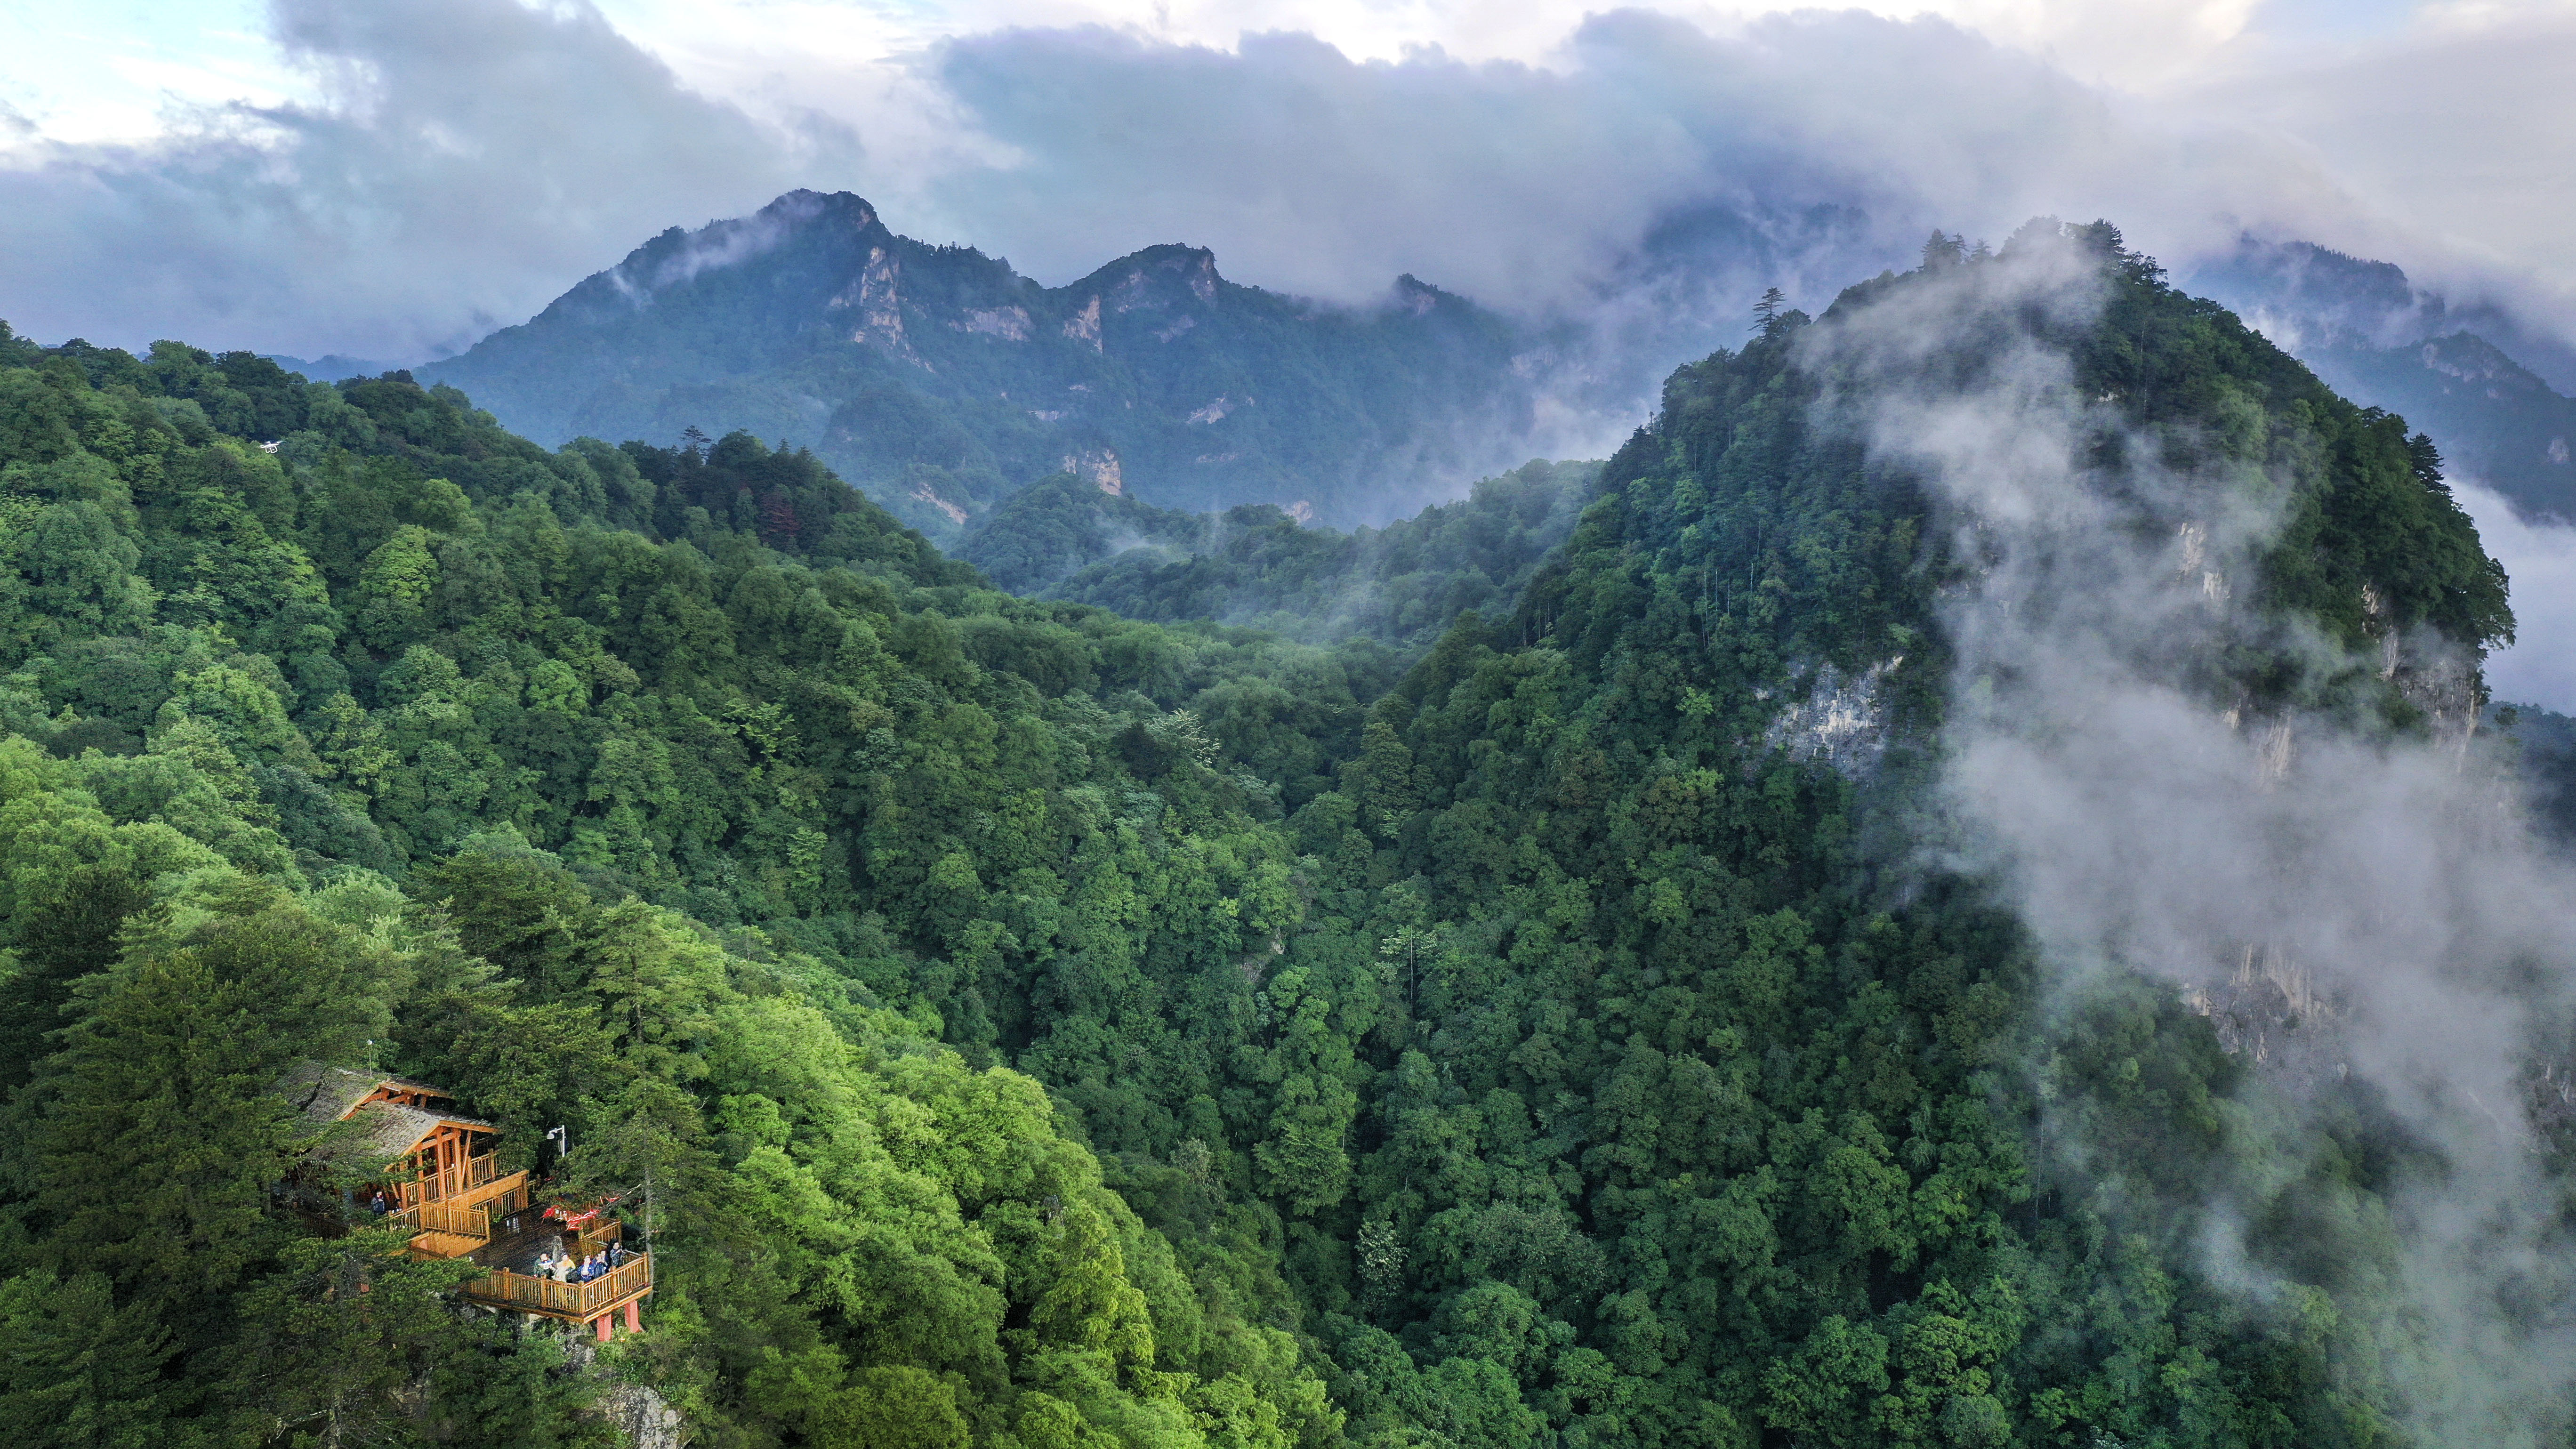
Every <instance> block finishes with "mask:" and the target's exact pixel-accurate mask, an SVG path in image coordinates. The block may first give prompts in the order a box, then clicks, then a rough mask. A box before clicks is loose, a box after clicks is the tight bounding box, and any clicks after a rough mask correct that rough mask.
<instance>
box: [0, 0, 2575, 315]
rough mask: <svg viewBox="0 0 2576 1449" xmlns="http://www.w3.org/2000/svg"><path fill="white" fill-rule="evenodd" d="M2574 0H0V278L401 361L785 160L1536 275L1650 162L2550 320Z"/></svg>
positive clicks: (46, 301)
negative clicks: (1819, 1) (2516, 310)
mask: <svg viewBox="0 0 2576 1449" xmlns="http://www.w3.org/2000/svg"><path fill="white" fill-rule="evenodd" d="M2571 52H2576V4H2554V3H2553V4H2541V3H2513V0H2504V3H2474V0H2472V3H2433V4H2422V3H2409V0H2165V3H2154V0H2090V3H2059V0H1940V3H1936V4H1934V5H1931V6H1928V7H1926V6H1918V5H1912V4H1907V3H1904V0H1896V3H1893V4H1885V5H1883V6H1882V8H1881V9H1879V10H1878V11H1876V12H1875V13H1873V12H1870V11H1859V10H1853V11H1841V12H1822V11H1809V12H1798V13H1794V14H1787V15H1783V14H1769V13H1764V12H1762V11H1759V10H1757V9H1750V8H1736V7H1732V6H1728V5H1724V4H1720V5H1715V6H1707V5H1692V4H1682V5H1677V6H1671V7H1666V8H1663V9H1639V10H1627V11H1607V12H1590V13H1587V12H1584V11H1582V10H1579V9H1576V8H1573V7H1552V6H1547V5H1534V4H1528V3H1513V0H950V3H942V0H849V3H840V0H601V3H598V4H588V3H579V0H574V3H560V0H557V3H549V0H186V3H176V0H167V3H163V0H20V3H18V4H16V5H13V6H9V7H6V8H0V317H5V318H7V319H8V320H9V321H11V322H12V323H13V324H15V325H16V326H17V327H18V328H19V330H21V331H22V332H25V333H28V334H30V335H34V336H38V337H46V338H53V337H61V336H68V335H73V334H80V335H87V336H90V337H92V338H93V339H94V340H98V341H102V342H115V343H121V344H126V345H132V344H136V343H139V342H142V341H147V340H149V339H150V338H152V337H155V336H163V335H173V334H176V335H184V336H187V337H190V338H192V339H197V340H201V341H204V342H207V343H211V344H214V345H219V346H220V345H240V346H251V347H256V348H259V349H261V350H274V351H286V352H294V353H297V354H300V355H307V356H312V355H319V354H321V353H324V352H331V351H338V352H346V353H351V354H354V355H359V356H365V357H374V358H384V359H390V360H401V361H410V360H415V359H418V358H423V357H427V356H430V355H434V354H437V353H439V352H442V351H445V350H450V349H453V348H454V347H456V346H457V345H459V344H461V343H463V342H466V341H470V340H471V339H472V338H473V337H475V336H478V335H480V334H481V333H482V332H483V331H486V330H489V329H490V328H491V327H493V326H497V325H502V324H505V323H508V322H512V321H516V320H519V319H520V318H522V317H525V316H526V315H528V314H529V313H531V312H533V311H534V310H535V309H536V308H538V307H540V306H542V305H543V304H544V302H545V301H546V300H548V299H549V298H551V297H553V296H554V295H556V294H557V293H559V292H560V291H562V290H563V289H564V288H565V287H566V286H568V285H569V284H570V283H571V282H573V281H574V280H577V279H578V278H579V277H580V276H582V275H585V274H587V273H588V272H590V271H592V270H595V269H597V268H599V267H602V266H605V265H608V264H609V263H611V262H613V261H615V260H616V258H617V257H619V256H620V255H622V254H623V253H624V252H625V251H626V250H627V249H628V248H630V247H631V246H633V245H634V244H636V243H637V242H639V241H640V240H642V239H643V238H644V237H646V236H648V235H650V234H652V233H653V232H656V231H659V230H661V229H662V228H664V227H666V226H670V225H674V224H678V225H688V226H694V225H698V224H700V223H703V222H705V221H707V220H709V219H711V218H714V217H717V216H722V215H730V214H739V213H741V212H744V211H747V210H750V209H752V208H753V207H756V206H758V205H759V204H760V203H762V202H764V201H766V200H768V199H769V198H770V197H772V196H774V195H775V194H776V193H778V192H779V191H782V190H785V189H787V188H789V187H792V186H798V185H806V186H814V187H818V188H825V189H829V188H836V187H847V188H850V189H853V190H857V191H859V192H861V193H862V194H864V195H867V196H868V197H869V198H870V199H872V200H874V201H876V202H877V203H878V205H879V206H880V207H881V208H882V209H883V211H884V212H885V213H886V215H887V218H888V220H889V221H890V222H891V223H893V224H894V225H895V226H896V227H897V229H898V230H902V231H905V232H908V233H910V234H913V235H916V236H922V237H925V238H929V239H936V240H952V241H966V242H971V243H973V244H975V245H978V246H981V247H983V248H985V249H986V250H988V251H992V252H997V253H999V254H1002V255H1005V256H1008V257H1009V258H1011V259H1012V260H1013V261H1014V262H1015V263H1017V264H1019V265H1020V266H1021V267H1022V268H1023V269H1024V270H1026V271H1029V272H1031V273H1033V274H1035V275H1037V276H1039V277H1041V278H1042V279H1045V280H1049V281H1061V280H1064V279H1067V278H1069V277H1070V276H1073V275H1077V274H1079V273H1080V272H1083V271H1086V270H1088V269H1089V268H1090V267H1092V266H1094V265H1097V264H1098V263H1099V262H1101V261H1103V260H1106V259H1107V258H1109V257H1111V256H1114V255H1117V254H1120V253H1123V252H1125V251H1128V250H1131V249H1133V248H1135V247H1137V246H1141V245H1145V244H1148V243H1152V242H1158V241H1173V240H1181V241H1191V242H1198V243H1202V244H1207V245H1212V246H1214V247H1215V248H1217V251H1218V256H1219V261H1220V263H1221V265H1222V266H1223V267H1224V269H1225V270H1226V271H1227V273H1228V274H1229V275H1231V276H1234V277H1236V278H1237V279H1239V280H1244V281H1250V282H1256V283H1263V284H1267V285H1271V286H1275V287H1282V288H1289V289H1295V290H1300V291H1304V292H1309V293H1314V294H1319V295H1326V296H1336V297H1360V296H1366V295H1371V294H1374V293H1376V292H1378V291H1380V290H1382V289H1383V288H1384V287H1385V286H1386V285H1387V284H1388V283H1389V281H1390V280H1391V279H1392V278H1393V277H1394V276H1395V275H1396V274H1397V273H1399V272H1404V271H1411V272H1414V273H1416V274H1418V275H1420V276H1422V277H1424V278H1426V279H1429V280H1432V281H1435V282H1440V283H1443V284H1445V285H1449V286H1452V287H1455V288H1458V289H1460V290H1464V291H1467V292H1469V293H1471V294H1473V295H1476V296H1478V297H1480V298H1482V299H1484V300H1487V301H1490V302H1493V303H1496V304H1497V305H1503V306H1519V307H1526V308H1532V309H1544V308H1547V307H1550V306H1563V305H1571V304H1574V303H1576V302H1578V301H1579V300H1580V299H1581V298H1582V297H1584V296H1586V295H1588V294H1589V293H1590V291H1593V290H1597V288H1598V286H1599V285H1600V283H1601V280H1602V278H1604V277H1605V276H1606V275H1608V274H1610V273H1611V272H1614V271H1615V270H1616V269H1617V267H1618V266H1619V265H1620V262H1621V259H1622V258H1623V257H1624V256H1625V255H1627V254H1628V253H1629V252H1630V251H1631V250H1633V248H1634V247H1635V245H1636V244H1637V242H1638V240H1639V238H1640V237H1641V236H1643V235H1645V234H1646V233H1647V232H1648V230H1649V229H1650V228H1651V227H1652V226H1653V225H1654V224H1655V223H1656V221H1657V220H1658V219H1660V218H1663V217H1666V216H1669V215H1671V214H1673V213H1675V212H1677V211H1686V210H1688V209H1689V208H1691V207H1694V206H1705V205H1712V204H1755V205H1762V206H1768V207H1770V208H1772V209H1773V210H1775V211H1777V212H1780V213H1782V214H1786V213H1788V212H1790V211H1792V210H1794V209H1795V208H1796V207H1798V206H1801V205H1811V204H1818V203H1822V204H1832V205H1857V206H1860V207H1862V208H1864V209H1865V210H1866V211H1867V212H1868V214H1869V215H1870V216H1871V217H1872V218H1873V219H1874V220H1875V221H1876V222H1877V223H1878V224H1881V225H1883V226H1884V227H1886V228H1887V229H1888V230H1889V234H1890V235H1891V236H1894V235H1896V234H1898V233H1901V232H1910V233H1911V234H1913V235H1917V236H1919V234H1920V232H1919V228H1920V227H1921V226H1923V225H1925V224H1940V225H1946V226H1949V227H1951V228H1953V229H1960V230H1965V231H1967V232H1969V233H1970V234H1971V235H1978V234H1993V235H1996V236H1998V237H2000V236H2001V235H2002V234H2004V233H2005V232H2008V231H2009V230H2010V229H2011V228H2012V226H2014V225H2015V224H2017V223H2018V222H2019V221H2021V220H2023V219H2024V218H2026V217H2028V216H2030V215H2033V214H2036V213H2040V212H2049V213H2062V214H2065V215H2069V216H2079V215H2080V216H2085V217H2090V216H2094V215H2109V216H2112V217H2113V218H2114V219H2116V220H2119V221H2121V222H2122V224H2123V225H2124V226H2126V227H2127V228H2128V230H2129V231H2130V234H2131V236H2132V238H2133V239H2135V240H2138V241H2140V242H2142V243H2143V244H2145V245H2147V246H2148V247H2149V248H2150V249H2152V250H2155V251H2157V252H2158V253H2159V254H2160V255H2163V256H2165V257H2167V258H2168V259H2169V260H2187V259H2188V257H2189V256H2190V255H2191V254H2192V253H2193V252H2194V251H2195V250H2196V249H2199V248H2203V247H2207V246H2212V245H2218V244H2223V243H2224V242H2226V241H2228V240H2230V239H2232V238H2233V237H2234V236H2235V235H2236V234H2237V233H2238V232H2239V231H2241V230H2244V229H2252V230H2255V231H2258V232H2269V233H2274V234H2279V235H2295V236H2303V237H2308V238H2312V239H2315V240H2319V241H2323V242H2327V243H2329V244H2333V245H2337V246H2341V247H2344V248H2345V249H2348V250H2354V251H2358V252H2361V253H2363V254H2366V255H2371V256H2378V257H2386V258H2389V259H2392V260H2396V261H2399V262H2400V263H2402V264H2404V265H2406V266H2407V267H2408V269H2409V270H2410V272H2412V273H2414V274H2416V275H2417V276H2418V278H2419V279H2420V280H2422V281H2425V282H2428V283H2431V284H2433V285H2437V286H2441V287H2443V288H2444V289H2445V290H2447V291H2449V292H2451V293H2452V294H2453V295H2454V296H2455V297H2461V296H2465V295H2468V294H2473V293H2486V294H2493V295H2498V296H2502V297H2506V298H2510V299H2511V300H2513V301H2515V302H2516V303H2518V304H2519V305H2520V306H2521V308H2522V309H2523V310H2524V311H2525V312H2526V313H2529V314H2531V315H2535V316H2537V317H2540V318H2543V319H2545V320H2547V321H2549V322H2550V323H2552V324H2554V325H2558V326H2560V327H2562V328H2565V327H2567V326H2568V324H2570V323H2576V305H2571V302H2576V262H2571V261H2570V260H2569V259H2568V258H2567V256H2566V255H2565V251H2564V248H2563V247H2562V246H2560V245H2559V243H2558V222H2559V218H2561V217H2562V216H2565V215H2566V214H2568V210H2569V202H2570V201H2571V197H2570V195H2569V188H2570V186H2571V184H2576V183H2571V180H2570V178H2571V177H2576V166H2571V164H2570V163H2571V162H2576V155H2570V154H2569V153H2570V150H2571V136H2576V132H2571V131H2570V129H2569V127H2568V126H2567V125H2566V124H2565V121H2566V119H2567V118H2568V116H2569V113H2570V110H2571V108H2576V101H2571V100H2570V99H2569V98H2568V96H2567V94H2566V91H2565V87H2564V85H2563V80H2562V78H2563V77H2564V76H2565V75H2566V74H2569V73H2570V69H2569V63H2570V62H2571V61H2576V53H2571Z"/></svg>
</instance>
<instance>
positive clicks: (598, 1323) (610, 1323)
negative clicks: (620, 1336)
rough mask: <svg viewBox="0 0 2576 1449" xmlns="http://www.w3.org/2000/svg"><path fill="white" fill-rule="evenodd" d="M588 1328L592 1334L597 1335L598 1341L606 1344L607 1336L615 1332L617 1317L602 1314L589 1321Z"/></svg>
mask: <svg viewBox="0 0 2576 1449" xmlns="http://www.w3.org/2000/svg"><path fill="white" fill-rule="evenodd" d="M590 1327H591V1331H592V1332H594V1333H597V1334H598V1335H599V1341H600V1342H602V1343H606V1342H608V1340H609V1336H610V1335H612V1334H614V1333H616V1332H617V1315H616V1314H614V1313H603V1314H601V1315H599V1316H598V1317H597V1318H594V1319H592V1320H591V1321H590Z"/></svg>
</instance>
